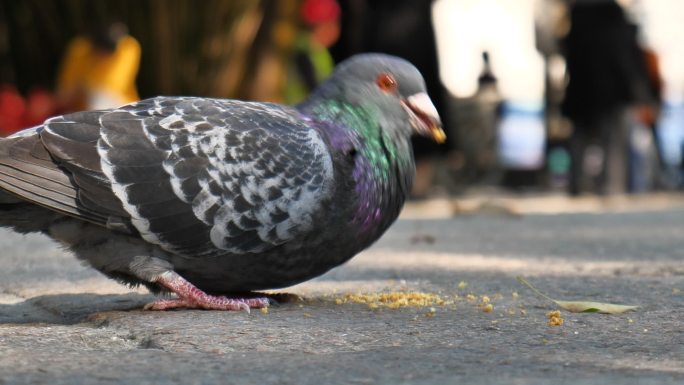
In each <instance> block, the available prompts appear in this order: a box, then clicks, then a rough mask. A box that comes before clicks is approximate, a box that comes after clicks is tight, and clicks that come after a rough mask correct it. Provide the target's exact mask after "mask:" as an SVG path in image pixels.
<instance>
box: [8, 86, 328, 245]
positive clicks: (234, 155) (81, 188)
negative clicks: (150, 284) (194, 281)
mask: <svg viewBox="0 0 684 385" xmlns="http://www.w3.org/2000/svg"><path fill="white" fill-rule="evenodd" d="M4 152H9V153H8V154H5V153H4ZM332 179H333V170H332V159H331V156H330V154H329V153H328V150H327V147H326V145H325V143H324V141H323V140H322V139H321V137H320V136H319V134H318V133H317V131H316V130H314V129H312V128H311V127H309V126H307V125H306V123H305V122H304V121H302V120H301V119H300V116H299V114H298V113H297V112H296V111H295V110H294V109H290V108H288V107H283V106H278V105H274V104H264V103H252V102H241V101H234V100H219V99H203V98H167V97H160V98H155V99H148V100H144V101H141V102H139V103H135V104H131V105H128V106H125V107H122V108H119V109H115V110H109V111H88V112H81V113H75V114H70V115H65V116H62V117H57V118H53V119H50V120H48V121H47V122H46V123H45V124H44V125H43V126H42V127H39V128H38V129H35V130H33V131H26V132H23V133H22V134H20V135H19V136H17V137H16V138H15V139H14V142H13V143H12V145H11V146H10V147H9V150H7V151H3V153H0V188H3V189H5V190H7V191H10V192H12V193H14V194H16V195H19V196H21V197H23V198H24V199H27V200H29V201H33V202H35V203H38V204H40V205H42V206H44V207H47V208H50V209H53V210H55V211H59V212H61V213H64V214H68V215H71V216H75V217H79V218H82V219H85V220H88V221H90V222H94V223H98V224H100V225H103V226H108V227H110V228H112V229H116V230H120V231H130V232H138V233H139V234H140V236H142V237H143V238H144V239H145V240H147V241H148V242H151V243H154V244H157V245H159V246H161V247H162V248H163V249H165V250H167V251H170V252H173V253H177V254H182V255H187V256H190V257H195V256H197V257H200V256H207V255H217V254H225V253H238V254H243V253H257V252H262V251H265V250H268V249H269V248H272V247H274V246H276V245H279V244H283V243H285V242H287V241H288V240H291V239H295V238H296V237H298V236H299V235H300V234H304V233H306V232H307V231H308V230H310V229H311V228H312V227H313V226H314V223H313V220H312V216H313V215H314V213H315V212H316V211H317V210H319V209H320V206H321V202H322V201H324V200H325V199H328V198H329V197H330V195H331V189H332Z"/></svg>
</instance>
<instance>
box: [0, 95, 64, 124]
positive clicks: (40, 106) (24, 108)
mask: <svg viewBox="0 0 684 385" xmlns="http://www.w3.org/2000/svg"><path fill="white" fill-rule="evenodd" d="M57 112H58V111H57V102H56V99H55V97H54V96H53V95H52V94H51V93H50V92H49V91H48V90H46V89H44V88H34V89H33V90H31V92H29V95H28V98H27V100H25V99H24V98H23V97H22V96H21V94H20V93H19V91H17V89H16V87H14V86H12V85H9V84H5V85H2V86H0V136H8V135H12V134H13V133H15V132H17V131H19V130H22V129H24V128H28V127H31V126H35V125H37V124H41V123H43V122H44V121H45V119H47V118H49V117H50V116H53V115H55V114H56V113H57Z"/></svg>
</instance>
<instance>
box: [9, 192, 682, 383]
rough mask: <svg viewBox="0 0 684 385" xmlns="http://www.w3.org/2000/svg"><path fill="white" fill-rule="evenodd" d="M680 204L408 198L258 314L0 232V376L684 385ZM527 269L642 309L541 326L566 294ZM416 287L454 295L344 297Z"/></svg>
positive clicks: (561, 285)
mask: <svg viewBox="0 0 684 385" xmlns="http://www.w3.org/2000/svg"><path fill="white" fill-rule="evenodd" d="M663 199H664V201H663ZM680 200H681V199H680V198H671V197H670V198H668V197H664V198H663V197H662V196H660V197H650V198H643V199H642V200H629V199H628V200H622V201H618V202H617V203H615V202H613V203H606V202H598V203H596V202H593V203H590V204H587V202H586V201H582V200H579V201H570V200H566V199H564V198H557V197H552V198H549V197H546V198H544V197H542V198H529V199H508V198H506V199H499V200H485V201H476V200H472V199H471V200H467V199H466V200H462V201H460V202H459V203H458V204H454V203H453V202H428V203H421V204H413V205H410V206H409V207H408V208H407V210H406V213H405V215H404V217H403V218H402V219H401V220H400V221H399V222H398V223H396V224H395V226H393V227H392V229H391V230H390V231H389V232H388V233H387V234H386V235H385V236H384V237H383V238H382V239H381V240H380V241H379V242H378V243H377V244H376V245H375V246H373V247H372V248H371V249H369V250H368V251H366V252H364V253H362V254H360V255H358V256H357V257H356V258H355V259H353V260H352V261H351V262H350V263H348V264H346V265H344V266H342V267H340V268H337V269H334V270H332V271H331V272H329V273H328V274H326V275H324V276H322V277H320V278H318V279H316V280H313V281H310V282H307V283H304V284H301V285H298V286H295V287H292V288H288V289H284V290H280V291H279V292H286V293H292V294H297V295H300V296H302V297H303V299H302V300H299V301H290V302H286V303H282V304H281V305H279V306H277V307H273V308H271V309H270V311H269V312H268V313H262V312H259V311H253V312H252V313H251V314H246V313H230V312H209V311H169V312H147V311H142V310H141V307H142V305H143V304H144V303H146V302H148V301H150V300H151V299H152V296H151V295H149V294H147V293H145V292H144V291H143V290H131V289H129V288H126V287H124V286H120V285H118V284H117V283H115V282H113V281H110V280H108V279H106V278H104V277H102V276H100V275H99V274H98V273H97V272H95V271H93V270H91V269H89V268H86V267H84V266H81V265H80V264H79V263H78V262H77V261H76V260H75V259H74V258H73V257H71V256H70V255H68V254H67V253H65V252H63V251H61V250H60V249H59V248H58V247H56V246H55V245H54V244H53V243H52V242H50V241H49V240H47V239H46V238H43V237H41V236H20V235H16V234H12V233H9V232H5V231H3V232H0V250H2V251H1V252H0V384H29V383H30V384H33V383H36V384H119V383H121V384H211V383H217V384H224V383H225V384H452V383H453V384H461V383H463V384H465V383H472V384H493V383H506V384H603V383H608V384H682V383H684V247H682V244H683V242H682V234H684V204H682V202H681V201H680ZM535 202H536V203H535ZM663 202H664V203H663ZM554 207H555V209H554ZM573 207H574V208H575V209H574V210H573ZM539 213H543V214H539ZM517 275H524V276H525V277H527V279H528V280H530V281H531V282H532V283H533V284H535V286H537V287H538V288H539V289H540V290H542V291H544V292H546V293H547V294H549V295H550V296H552V297H557V298H560V299H576V298H580V299H586V300H593V301H603V302H615V303H626V304H637V305H640V306H641V308H639V309H638V310H637V311H635V312H630V313H625V314H620V315H603V314H573V313H568V312H566V311H562V317H563V318H564V321H565V322H564V324H563V325H562V326H548V325H547V318H546V313H547V312H548V311H550V310H555V309H558V307H557V306H555V305H554V304H552V303H549V302H546V301H544V300H543V299H540V298H538V297H536V296H535V295H534V294H533V293H532V292H530V290H528V289H526V288H524V287H522V286H521V285H520V284H519V283H518V282H517V281H516V280H515V277H516V276H517ZM461 282H463V283H461ZM459 284H460V285H459ZM406 290H415V291H422V292H425V293H431V294H434V295H440V296H442V297H443V298H450V299H451V300H452V301H453V303H448V304H446V305H437V304H435V305H431V306H428V307H418V306H412V307H404V308H398V309H391V308H384V307H379V308H371V307H369V306H367V305H365V304H359V303H338V302H343V301H341V299H342V298H344V295H345V294H346V293H380V292H390V291H391V292H402V291H406ZM514 293H517V296H516V295H515V294H514ZM468 294H472V296H471V297H468ZM456 296H458V297H456ZM482 296H487V297H489V298H490V300H491V302H490V303H491V304H492V305H493V308H492V311H490V312H484V311H483V308H482V306H481V304H482ZM469 298H470V299H469ZM336 299H337V300H338V301H336ZM430 307H432V308H433V309H430Z"/></svg>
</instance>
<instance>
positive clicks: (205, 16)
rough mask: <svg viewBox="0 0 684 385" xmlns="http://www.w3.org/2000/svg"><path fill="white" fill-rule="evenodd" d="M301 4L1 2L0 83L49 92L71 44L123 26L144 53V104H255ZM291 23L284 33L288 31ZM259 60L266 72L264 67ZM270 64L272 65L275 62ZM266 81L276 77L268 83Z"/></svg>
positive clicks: (267, 0) (265, 0) (286, 0)
mask: <svg viewBox="0 0 684 385" xmlns="http://www.w3.org/2000/svg"><path fill="white" fill-rule="evenodd" d="M298 4H299V0H282V1H281V0H260V1H256V0H203V1H196V0H146V1H141V0H98V1H89V0H0V83H13V84H15V85H16V86H17V87H18V88H19V89H20V90H21V91H22V92H26V91H27V90H28V89H30V88H31V87H33V86H37V85H40V86H46V87H48V88H53V85H54V81H55V77H56V74H57V70H58V68H59V63H60V60H61V57H62V55H63V53H64V49H65V48H66V46H67V44H68V43H69V41H70V39H71V38H73V37H74V36H76V35H78V34H83V33H86V32H87V31H89V30H92V29H93V28H97V26H103V25H108V24H110V23H112V22H119V21H120V22H123V23H125V24H126V25H127V26H128V29H129V33H130V34H131V35H132V36H134V37H135V38H136V39H138V41H139V42H140V44H141V46H142V59H141V67H140V72H139V74H138V78H137V84H138V89H139V91H140V94H141V96H142V97H148V96H153V95H160V94H163V95H179V94H184V95H203V96H215V97H236V98H253V97H254V96H255V93H256V94H257V97H258V96H261V97H262V98H269V97H268V95H266V96H264V95H259V92H255V91H259V90H255V87H254V84H259V83H260V82H259V78H260V77H263V74H260V73H263V72H264V71H265V68H266V69H268V68H271V69H272V68H277V67H278V66H277V65H275V66H274V65H273V64H272V63H273V61H274V60H275V61H276V62H277V61H278V60H284V59H283V58H284V57H286V55H287V49H288V45H289V42H288V41H287V40H286V41H283V39H282V36H281V35H282V31H283V30H288V31H291V30H292V29H293V28H294V21H293V20H294V19H295V18H294V17H293V16H294V15H295V13H294V12H295V10H296V9H297V5H298ZM288 24H289V26H288ZM264 58H270V59H269V60H270V61H271V64H270V65H267V66H264V65H263V64H262V63H263V62H264ZM274 58H275V59H274ZM267 61H268V60H267ZM266 78H267V79H270V81H271V82H273V81H277V80H278V79H277V77H276V78H274V76H272V74H271V76H267V77H266Z"/></svg>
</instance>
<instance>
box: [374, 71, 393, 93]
mask: <svg viewBox="0 0 684 385" xmlns="http://www.w3.org/2000/svg"><path fill="white" fill-rule="evenodd" d="M375 82H376V83H377V84H378V87H380V89H381V90H383V91H385V92H396V91H397V87H398V84H397V81H396V80H394V76H392V75H390V74H388V73H382V74H380V75H378V78H377V79H376V80H375Z"/></svg>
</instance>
